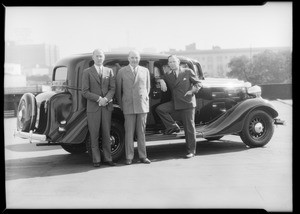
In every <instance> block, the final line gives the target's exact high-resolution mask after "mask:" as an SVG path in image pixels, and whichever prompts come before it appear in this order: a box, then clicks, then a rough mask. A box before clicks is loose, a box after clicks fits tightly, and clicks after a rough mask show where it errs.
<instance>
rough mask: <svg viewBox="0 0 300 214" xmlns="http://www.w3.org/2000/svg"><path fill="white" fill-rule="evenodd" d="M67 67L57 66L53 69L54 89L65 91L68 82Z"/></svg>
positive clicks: (52, 87)
mask: <svg viewBox="0 0 300 214" xmlns="http://www.w3.org/2000/svg"><path fill="white" fill-rule="evenodd" d="M67 71H68V69H67V67H56V68H55V69H54V71H53V81H52V85H51V89H52V91H57V92H59V91H65V90H66V84H67V74H68V72H67Z"/></svg>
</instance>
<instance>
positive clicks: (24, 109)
mask: <svg viewBox="0 0 300 214" xmlns="http://www.w3.org/2000/svg"><path fill="white" fill-rule="evenodd" d="M36 115H37V104H36V99H35V96H34V95H33V94H32V93H25V94H23V96H22V97H21V99H20V102H19V106H18V111H17V129H18V131H23V132H29V131H30V130H33V129H34V128H35V122H36Z"/></svg>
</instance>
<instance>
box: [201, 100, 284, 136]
mask: <svg viewBox="0 0 300 214" xmlns="http://www.w3.org/2000/svg"><path fill="white" fill-rule="evenodd" d="M254 109H260V110H263V111H266V112H267V113H268V114H270V115H271V117H272V118H275V117H277V116H278V112H277V111H276V110H275V109H274V107H273V106H272V104H271V103H270V102H269V101H267V100H264V99H262V98H253V99H248V100H245V101H242V102H240V103H238V104H237V105H235V106H234V107H232V108H231V109H229V110H228V111H226V112H225V113H224V114H221V115H220V116H219V117H217V118H216V119H214V120H213V121H210V122H209V123H208V124H206V125H204V126H201V127H199V128H197V132H200V134H201V135H202V136H203V137H204V138H206V137H212V136H220V135H228V134H234V133H239V132H240V131H242V128H243V124H244V120H245V118H246V117H247V115H248V114H249V113H250V112H251V111H253V110H254Z"/></svg>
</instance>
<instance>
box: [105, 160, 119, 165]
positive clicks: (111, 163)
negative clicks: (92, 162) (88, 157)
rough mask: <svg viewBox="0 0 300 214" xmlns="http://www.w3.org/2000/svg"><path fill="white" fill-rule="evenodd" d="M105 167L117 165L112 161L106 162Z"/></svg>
mask: <svg viewBox="0 0 300 214" xmlns="http://www.w3.org/2000/svg"><path fill="white" fill-rule="evenodd" d="M104 164H105V165H109V166H116V165H117V164H116V163H115V162H112V161H106V162H104Z"/></svg>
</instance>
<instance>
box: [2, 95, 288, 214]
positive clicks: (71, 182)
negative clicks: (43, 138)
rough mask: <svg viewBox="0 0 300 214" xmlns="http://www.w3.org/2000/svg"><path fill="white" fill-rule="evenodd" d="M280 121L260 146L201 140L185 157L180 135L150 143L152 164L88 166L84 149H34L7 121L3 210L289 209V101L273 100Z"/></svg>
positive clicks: (11, 121) (228, 140)
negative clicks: (73, 152) (194, 151)
mask: <svg viewBox="0 0 300 214" xmlns="http://www.w3.org/2000/svg"><path fill="white" fill-rule="evenodd" d="M272 104H274V106H275V108H276V109H277V110H278V111H279V116H280V118H281V119H283V120H285V121H286V125H285V126H278V127H275V133H274V136H273V138H272V140H271V141H270V142H269V144H267V145H266V146H265V147H263V148H255V149H249V148H247V147H246V146H245V145H244V144H243V143H242V141H241V139H240V138H239V137H238V136H225V137H224V138H222V139H221V140H220V141H214V142H207V141H206V140H204V139H199V141H198V144H197V155H196V156H195V157H194V158H193V159H188V160H186V159H182V158H181V157H182V156H183V155H184V141H183V140H174V141H171V142H149V143H147V145H148V146H147V151H148V156H149V158H150V159H151V160H152V163H151V164H150V165H145V164H140V163H136V164H133V165H130V166H126V165H124V164H123V163H118V166H116V167H106V166H105V167H101V168H96V169H95V168H93V167H92V166H91V163H90V162H89V159H88V156H87V154H84V155H70V154H68V153H67V152H65V151H64V150H62V149H61V147H59V146H54V147H36V146H35V145H34V144H29V143H28V142H27V140H23V139H19V138H15V139H14V138H13V136H12V133H13V129H15V123H16V119H15V118H11V119H5V120H4V125H5V127H4V128H5V164H6V201H7V208H262V209H266V210H267V211H292V209H293V205H292V102H291V101H285V102H283V101H282V100H280V101H279V100H278V101H272Z"/></svg>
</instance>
